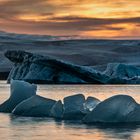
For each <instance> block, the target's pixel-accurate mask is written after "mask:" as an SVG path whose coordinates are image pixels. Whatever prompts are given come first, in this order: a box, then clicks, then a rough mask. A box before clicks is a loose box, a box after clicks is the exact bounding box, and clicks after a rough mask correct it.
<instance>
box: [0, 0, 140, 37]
mask: <svg viewBox="0 0 140 140" xmlns="http://www.w3.org/2000/svg"><path fill="white" fill-rule="evenodd" d="M139 5H140V1H139V0H133V2H132V1H131V0H118V1H115V0H71V1H65V0H64V1H62V0H53V1H52V0H24V1H23V0H0V30H6V31H10V32H18V33H31V34H33V33H35V34H51V35H87V36H93V37H96V35H97V36H105V37H111V34H112V37H115V36H119V35H121V36H123V37H124V36H133V33H134V32H135V35H134V36H136V37H139V36H140V33H139V32H138V31H140V26H139V25H140V16H139V15H140V8H139ZM122 31H123V32H122ZM110 33H111V34H110Z"/></svg>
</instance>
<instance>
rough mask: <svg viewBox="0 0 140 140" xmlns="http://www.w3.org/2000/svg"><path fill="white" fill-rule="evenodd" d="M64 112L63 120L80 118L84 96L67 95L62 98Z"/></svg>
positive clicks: (82, 114) (81, 116)
mask: <svg viewBox="0 0 140 140" xmlns="http://www.w3.org/2000/svg"><path fill="white" fill-rule="evenodd" d="M63 100H64V114H63V119H65V120H80V119H82V118H83V116H84V115H85V114H84V106H83V104H84V102H85V97H84V95H83V94H76V95H72V96H67V97H65V98H64V99H63Z"/></svg>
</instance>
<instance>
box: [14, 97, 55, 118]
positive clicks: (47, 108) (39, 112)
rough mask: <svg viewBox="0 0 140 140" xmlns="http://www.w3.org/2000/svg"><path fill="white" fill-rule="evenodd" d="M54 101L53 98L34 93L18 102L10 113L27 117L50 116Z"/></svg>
mask: <svg viewBox="0 0 140 140" xmlns="http://www.w3.org/2000/svg"><path fill="white" fill-rule="evenodd" d="M55 103H56V101H55V100H52V99H48V98H44V97H41V96H39V95H34V96H32V97H30V98H28V99H26V100H24V101H23V102H21V103H19V104H18V105H17V106H16V107H15V108H14V110H13V111H12V113H13V114H14V115H19V116H27V117H50V112H51V108H52V107H53V105H54V104H55Z"/></svg>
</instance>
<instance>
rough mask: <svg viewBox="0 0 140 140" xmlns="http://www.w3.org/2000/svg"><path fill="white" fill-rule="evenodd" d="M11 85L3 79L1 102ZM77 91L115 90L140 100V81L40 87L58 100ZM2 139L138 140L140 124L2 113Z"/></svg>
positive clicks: (104, 94) (99, 93) (102, 95)
mask: <svg viewBox="0 0 140 140" xmlns="http://www.w3.org/2000/svg"><path fill="white" fill-rule="evenodd" d="M9 86H10V85H8V84H6V81H0V103H2V102H3V101H4V100H6V99H7V98H8V97H9V93H10V91H9ZM76 93H83V94H84V95H85V96H86V97H87V96H93V97H96V98H98V99H100V100H104V99H106V98H108V97H110V96H112V95H116V94H127V95H130V96H132V97H133V98H134V99H135V100H136V101H137V102H139V103H140V86H139V85H38V90H37V94H38V95H41V96H44V97H47V98H52V99H56V100H58V99H63V98H64V97H65V96H69V95H73V94H76ZM101 115H102V114H101ZM0 139H10V140H38V139H39V140H46V139H48V140H66V139H67V140H72V139H73V140H93V139H95V140H138V139H140V125H134V124H133V125H132V124H126V125H123V124H119V125H105V124H104V125H103V124H102V125H85V124H81V123H78V122H74V121H59V120H54V119H51V118H32V117H17V116H13V115H11V114H8V113H7V114H4V113H0Z"/></svg>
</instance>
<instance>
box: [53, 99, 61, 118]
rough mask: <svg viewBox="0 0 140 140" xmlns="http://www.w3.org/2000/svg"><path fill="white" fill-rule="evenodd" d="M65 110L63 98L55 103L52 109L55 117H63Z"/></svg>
mask: <svg viewBox="0 0 140 140" xmlns="http://www.w3.org/2000/svg"><path fill="white" fill-rule="evenodd" d="M63 111H64V108H63V104H62V102H61V100H59V101H57V102H56V103H55V104H54V105H53V107H52V109H51V116H52V117H54V118H62V117H63Z"/></svg>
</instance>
